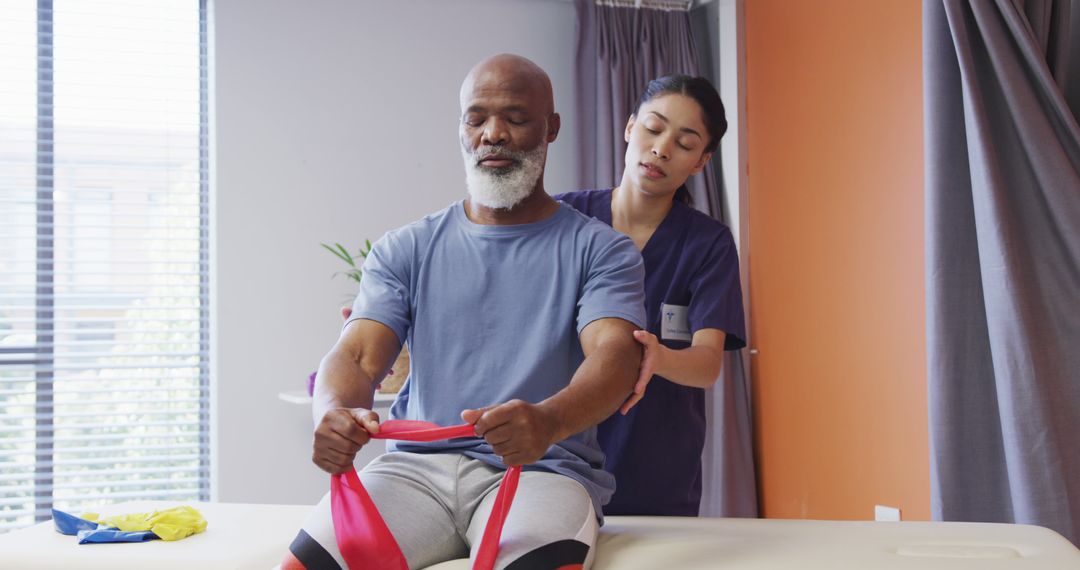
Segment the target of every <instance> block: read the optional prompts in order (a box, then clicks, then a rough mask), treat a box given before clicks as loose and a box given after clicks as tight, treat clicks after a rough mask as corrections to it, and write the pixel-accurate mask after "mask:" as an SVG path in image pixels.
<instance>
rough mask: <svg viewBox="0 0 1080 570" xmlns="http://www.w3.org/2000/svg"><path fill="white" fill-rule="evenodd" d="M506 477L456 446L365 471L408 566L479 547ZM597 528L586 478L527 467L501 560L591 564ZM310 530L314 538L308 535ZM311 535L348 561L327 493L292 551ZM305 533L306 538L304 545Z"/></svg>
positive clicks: (387, 458)
mask: <svg viewBox="0 0 1080 570" xmlns="http://www.w3.org/2000/svg"><path fill="white" fill-rule="evenodd" d="M502 476H503V471H502V470H500V469H496V468H494V467H492V466H490V465H488V464H486V463H484V462H482V461H479V460H477V459H472V458H469V457H466V456H464V455H461V454H457V453H435V454H420V453H409V452H392V453H387V454H385V455H382V456H380V457H379V458H377V459H376V460H375V461H372V462H371V463H369V464H368V466H367V467H365V468H364V469H363V470H362V471H360V480H361V482H362V483H363V484H364V488H366V489H367V491H368V494H370V495H371V499H372V501H374V502H375V506H376V507H378V509H379V513H380V514H381V515H382V517H383V520H385V521H386V525H387V527H389V528H390V532H392V533H393V535H394V538H395V539H397V543H398V546H399V547H400V548H401V552H402V553H403V554H404V555H405V559H406V560H407V561H408V563H409V568H424V567H426V566H430V565H432V564H437V563H439V562H444V561H446V560H452V559H455V558H464V557H465V556H466V555H467V554H469V552H470V551H473V552H475V549H473V548H472V547H473V546H479V543H480V539H481V537H482V536H483V534H484V527H485V525H486V523H487V519H488V515H489V514H490V513H491V508H492V504H493V503H494V502H495V495H496V492H497V491H498V486H499V482H500V481H501V480H502ZM597 531H598V524H597V517H596V513H595V512H594V511H593V507H592V501H591V500H590V498H589V494H588V493H587V492H586V491H585V488H584V487H583V486H582V485H581V484H580V483H578V482H577V481H575V480H573V479H571V478H569V477H566V476H564V475H558V474H555V473H548V472H539V471H525V472H523V473H522V474H521V479H520V482H519V484H518V490H517V494H516V496H515V497H514V502H513V506H512V507H511V508H510V514H509V516H508V517H507V519H506V524H505V526H504V527H503V532H502V539H501V540H500V541H499V544H500V549H499V556H498V558H497V559H496V563H495V567H496V568H498V569H502V568H506V567H507V566H510V565H512V568H513V569H515V570H516V569H518V568H537V569H541V568H543V569H547V568H559V567H562V566H571V567H573V566H576V565H579V564H583V567H584V568H589V566H590V565H591V564H592V560H593V557H594V552H593V551H594V549H595V547H596V537H597ZM305 532H306V534H307V535H308V537H303V534H304V533H305ZM308 538H310V539H313V540H314V542H316V543H318V545H321V547H322V548H323V549H325V551H326V553H327V554H329V557H332V558H333V559H334V560H335V561H336V562H337V564H338V565H339V566H340V567H341V568H345V563H344V561H343V560H342V558H341V553H340V552H339V551H338V548H337V541H336V540H335V538H334V528H333V519H332V517H331V515H330V494H329V493H327V494H326V495H325V496H324V497H323V498H322V500H321V501H320V502H319V504H318V505H317V506H316V507H315V509H314V511H312V513H311V515H309V516H308V519H307V521H306V522H305V523H304V527H303V531H302V532H301V536H298V537H297V541H294V543H293V546H292V547H291V548H290V549H291V550H292V552H293V554H295V555H297V556H298V557H301V556H310V554H311V553H310V552H307V554H304V552H305V551H306V550H310V549H311V548H314V546H313V545H311V544H310V542H311V541H310V540H308ZM302 540H305V541H307V542H308V544H306V545H305V544H300V545H298V542H300V541H302ZM318 554H319V556H322V553H318ZM315 558H317V557H312V559H313V560H314V559H315ZM322 560H324V561H327V562H328V558H326V557H323V558H322ZM313 566H320V564H315V563H313V562H307V567H308V569H309V570H316V569H315V568H313ZM323 566H332V565H329V564H325V565H323Z"/></svg>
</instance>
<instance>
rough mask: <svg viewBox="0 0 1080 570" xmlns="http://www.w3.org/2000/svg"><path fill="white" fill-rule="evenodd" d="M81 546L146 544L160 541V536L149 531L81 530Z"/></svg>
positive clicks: (105, 528) (107, 528)
mask: <svg viewBox="0 0 1080 570" xmlns="http://www.w3.org/2000/svg"><path fill="white" fill-rule="evenodd" d="M76 536H78V537H79V544H96V543H105V542H146V541H147V540H158V535H156V534H154V533H152V532H150V531H148V530H139V531H124V530H117V529H115V528H109V527H104V526H103V527H101V528H98V529H96V530H80V531H79V534H78V535H76Z"/></svg>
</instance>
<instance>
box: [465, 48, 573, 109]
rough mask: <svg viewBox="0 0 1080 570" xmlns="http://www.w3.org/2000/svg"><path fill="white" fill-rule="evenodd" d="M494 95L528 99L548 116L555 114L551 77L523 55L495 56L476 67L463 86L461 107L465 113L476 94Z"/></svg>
mask: <svg viewBox="0 0 1080 570" xmlns="http://www.w3.org/2000/svg"><path fill="white" fill-rule="evenodd" d="M492 93H505V94H506V95H511V96H517V97H524V98H527V99H529V100H530V101H531V102H532V103H533V104H535V105H537V107H538V108H537V109H536V110H537V111H539V112H541V113H544V114H545V115H550V114H551V113H554V112H555V95H554V93H553V92H552V89H551V79H550V78H549V77H548V74H547V73H545V72H544V70H543V69H540V66H539V65H536V64H535V63H533V62H532V61H531V60H529V59H527V58H524V57H521V56H520V55H514V54H508V53H504V54H499V55H494V56H491V57H489V58H487V59H485V60H483V61H481V62H480V63H478V64H476V66H474V67H473V68H472V70H470V71H469V74H468V75H466V76H465V81H464V82H462V84H461V108H462V109H463V110H464V109H465V108H466V107H467V106H468V104H469V103H468V102H469V101H470V100H472V99H473V98H475V96H477V95H480V94H492Z"/></svg>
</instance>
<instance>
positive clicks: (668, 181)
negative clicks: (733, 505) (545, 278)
mask: <svg viewBox="0 0 1080 570" xmlns="http://www.w3.org/2000/svg"><path fill="white" fill-rule="evenodd" d="M726 130H727V119H726V118H725V116H724V106H723V103H722V102H721V101H720V95H719V94H718V93H717V92H716V89H715V88H714V87H713V86H712V84H711V83H709V81H708V80H706V79H704V78H701V77H689V76H685V75H668V76H665V77H661V78H658V79H654V80H653V81H651V82H649V85H648V87H647V88H646V89H645V93H644V94H643V95H642V96H641V99H640V100H639V101H638V103H637V107H636V109H635V111H634V113H633V114H632V115H631V116H630V118H629V120H628V121H627V123H626V130H625V134H624V138H625V140H626V142H627V143H628V146H627V148H626V158H625V163H626V164H625V169H624V171H623V175H622V180H621V181H620V182H619V185H618V186H616V187H615V188H612V189H607V190H586V191H581V192H571V193H566V194H560V195H558V196H555V198H556V199H559V200H562V201H564V202H566V203H568V204H570V205H571V206H573V207H574V208H576V209H578V210H579V211H581V212H583V213H585V214H588V215H590V216H593V217H595V218H597V219H598V220H600V221H602V222H604V223H606V224H609V225H611V226H612V227H614V228H615V229H616V230H618V231H620V232H622V233H624V234H626V235H627V236H629V237H630V238H631V239H632V240H633V241H634V244H635V245H637V248H638V249H639V250H640V251H641V255H642V257H643V258H644V261H645V272H646V276H645V296H646V300H645V302H646V310H647V313H648V330H639V331H636V332H635V333H634V337H635V338H636V339H637V341H638V342H639V343H641V344H642V345H644V347H645V352H644V357H643V360H642V364H641V376H640V378H639V379H638V382H637V386H636V387H635V389H634V394H633V395H632V396H631V397H630V399H629V400H627V402H626V403H625V404H624V405H623V407H622V408H621V409H620V412H621V413H619V414H615V415H614V416H612V417H611V418H609V419H608V420H606V421H605V422H604V423H601V424H600V427H599V433H598V437H599V439H600V444H601V447H602V448H603V451H604V453H605V454H606V455H607V462H606V464H605V469H607V470H608V471H610V472H612V473H614V475H615V479H616V484H617V488H616V491H615V496H614V497H613V498H612V500H611V502H610V503H608V504H607V505H606V506H605V507H604V514H606V515H677V516H697V514H698V510H699V505H700V502H701V478H702V475H701V471H702V469H701V467H702V466H701V452H702V449H703V447H704V445H705V429H706V423H705V388H708V387H709V386H711V385H712V384H713V383H714V382H716V380H717V378H718V377H719V376H720V368H721V363H722V362H723V360H722V356H723V352H724V351H725V350H736V349H739V348H741V347H743V346H745V345H746V342H745V340H744V339H745V332H744V316H743V308H742V292H741V289H740V286H739V258H738V252H736V250H735V242H734V240H733V239H732V236H731V231H730V230H729V229H728V227H727V226H725V225H724V224H723V223H721V222H719V221H717V220H715V219H713V218H711V217H709V216H707V215H705V214H702V213H701V212H699V211H697V210H695V209H694V208H692V207H691V206H690V205H689V202H690V194H689V191H688V190H687V189H686V186H685V184H686V181H687V179H688V178H689V177H690V176H691V175H693V174H697V173H699V172H701V171H702V170H703V169H704V168H705V165H706V164H707V163H708V161H709V158H710V157H711V156H712V153H713V152H714V151H715V150H716V148H717V146H719V144H720V137H722V136H723V135H724V132H725V131H726ZM646 388H648V391H647V393H646Z"/></svg>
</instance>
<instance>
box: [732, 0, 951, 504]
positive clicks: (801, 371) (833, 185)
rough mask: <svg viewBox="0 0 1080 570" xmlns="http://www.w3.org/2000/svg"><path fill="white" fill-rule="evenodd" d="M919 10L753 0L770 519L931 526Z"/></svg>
mask: <svg viewBox="0 0 1080 570" xmlns="http://www.w3.org/2000/svg"><path fill="white" fill-rule="evenodd" d="M920 4H921V3H920V2H919V1H918V0H874V1H872V2H867V1H864V0H750V1H748V2H746V59H747V61H746V78H747V93H746V100H747V129H748V144H749V148H748V160H749V175H748V178H749V192H750V194H749V196H750V197H749V204H750V258H749V259H750V264H749V265H750V295H751V296H750V303H751V310H750V316H751V326H752V327H753V329H752V333H751V334H752V338H753V347H754V348H756V349H758V351H759V352H758V354H757V355H756V356H754V357H753V383H754V398H755V403H754V407H755V410H754V411H755V421H756V442H755V446H756V451H757V458H758V470H759V478H760V480H759V489H760V491H759V492H760V493H761V502H762V512H763V515H764V516H766V517H770V518H828V519H872V518H873V514H874V504H885V505H890V506H899V507H901V508H902V510H903V517H904V519H905V520H908V519H923V520H925V519H928V518H929V515H930V475H929V470H930V467H929V448H928V443H927V410H926V407H927V402H926V349H925V343H926V334H925V297H924V293H923V289H924V288H923V273H924V272H923V158H922V152H923V143H922V133H923V129H922V45H921V41H922V40H921V29H922V22H921V8H920Z"/></svg>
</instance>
